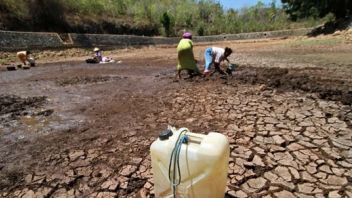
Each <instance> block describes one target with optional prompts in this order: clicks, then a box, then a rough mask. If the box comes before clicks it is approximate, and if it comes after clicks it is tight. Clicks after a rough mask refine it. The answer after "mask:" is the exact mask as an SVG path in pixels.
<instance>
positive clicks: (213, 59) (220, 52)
mask: <svg viewBox="0 0 352 198" xmlns="http://www.w3.org/2000/svg"><path fill="white" fill-rule="evenodd" d="M231 54H232V49H231V48H228V47H226V48H225V49H223V48H219V47H210V48H207V49H206V50H205V53H204V59H205V65H204V77H207V76H210V75H212V74H214V73H215V72H219V73H220V74H222V75H225V72H224V71H223V70H221V68H220V63H221V62H223V61H225V60H226V61H227V62H228V63H229V64H231V63H230V61H229V59H227V58H228V57H229V56H230V55H231ZM212 64H214V67H215V71H214V72H213V73H211V72H210V68H211V65H212ZM226 72H227V73H228V74H231V71H230V70H229V69H227V70H226Z"/></svg>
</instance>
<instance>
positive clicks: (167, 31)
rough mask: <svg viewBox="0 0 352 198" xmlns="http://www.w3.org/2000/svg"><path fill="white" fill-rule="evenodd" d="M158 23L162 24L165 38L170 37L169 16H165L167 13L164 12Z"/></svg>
mask: <svg viewBox="0 0 352 198" xmlns="http://www.w3.org/2000/svg"><path fill="white" fill-rule="evenodd" d="M160 21H161V24H163V27H164V30H165V34H166V36H169V35H170V25H171V19H170V17H169V15H168V14H167V12H164V14H163V16H162V17H161V20H160Z"/></svg>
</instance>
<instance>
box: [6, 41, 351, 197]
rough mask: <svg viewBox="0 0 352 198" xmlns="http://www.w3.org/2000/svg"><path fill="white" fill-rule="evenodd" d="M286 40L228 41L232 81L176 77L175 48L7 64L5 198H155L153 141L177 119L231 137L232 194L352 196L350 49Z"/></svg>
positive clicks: (348, 46) (181, 123) (178, 123)
mask: <svg viewBox="0 0 352 198" xmlns="http://www.w3.org/2000/svg"><path fill="white" fill-rule="evenodd" d="M287 42H289V41H276V40H275V41H266V42H258V43H221V44H219V45H231V46H233V47H234V48H235V51H236V54H235V55H234V57H233V60H234V61H235V62H237V63H239V65H240V67H239V68H238V69H237V70H236V71H235V72H234V74H233V76H232V77H229V78H227V79H222V78H220V77H219V76H216V75H215V76H213V77H211V78H210V79H208V80H204V79H201V78H196V79H186V80H181V81H179V82H174V81H173V77H174V73H173V69H174V65H175V60H174V59H173V58H174V57H175V55H170V54H172V53H174V51H175V50H174V49H173V48H170V49H169V48H166V49H165V48H161V49H159V48H152V49H147V50H146V49H136V51H135V52H126V53H127V55H126V58H125V59H124V60H123V62H122V64H106V65H87V64H82V63H79V62H65V63H55V64H54V63H53V64H43V65H41V66H38V67H36V68H32V69H31V70H25V71H22V70H19V71H15V72H1V73H0V84H1V86H0V93H2V94H1V96H0V100H1V101H0V108H1V109H0V112H1V113H0V122H1V123H0V145H1V146H0V196H2V197H154V194H153V176H152V173H151V167H150V164H151V163H150V156H149V147H150V144H151V143H152V142H153V141H154V140H155V139H156V137H157V135H158V133H159V132H160V131H161V130H163V129H165V128H166V127H167V125H173V126H176V127H187V128H189V129H190V130H191V131H193V132H197V133H204V134H206V133H208V132H211V131H216V132H220V133H223V134H225V135H227V136H228V138H229V141H230V149H231V154H230V162H229V169H228V184H227V189H226V197H277V198H283V197H285V198H286V197H287V198H290V197H302V198H306V197H307V198H308V197H312V198H313V197H332V198H335V197H352V171H351V170H352V169H351V168H352V128H351V126H352V108H351V101H352V100H351V98H352V96H351V95H352V82H351V79H350V76H351V74H352V66H351V65H350V61H349V60H350V58H351V57H349V56H347V55H345V53H346V50H351V49H352V46H351V44H348V43H347V44H346V43H345V44H339V46H340V48H338V47H335V48H334V49H335V51H333V52H332V51H331V50H330V48H329V46H323V47H322V46H320V45H319V46H313V47H310V48H309V49H306V46H303V47H301V48H302V49H305V56H306V55H310V56H311V57H313V58H312V59H311V60H309V61H308V60H307V59H303V58H302V59H297V58H296V57H297V56H299V53H298V51H300V47H297V46H294V47H292V46H289V45H287ZM200 49H201V48H200V47H199V48H196V54H201V50H200ZM302 49H301V50H302ZM144 50H146V52H145V51H144ZM150 51H152V52H153V53H155V54H156V53H157V54H158V55H160V57H153V58H150V57H148V56H147V55H148V53H152V52H150ZM143 52H145V55H141V56H138V54H139V53H143ZM131 53H132V54H131ZM332 53H333V54H335V55H336V56H339V57H342V58H341V59H339V60H330V59H329V61H330V62H329V65H328V66H326V64H327V61H326V60H325V59H324V60H323V58H322V57H324V58H325V57H326V56H328V55H330V54H332ZM281 55H283V56H281ZM284 55H285V56H284ZM288 56H291V57H290V58H288ZM302 56H303V55H302ZM283 57H284V58H283ZM346 59H347V60H346ZM351 62H352V61H351ZM322 63H325V64H324V65H322ZM263 65H266V66H263Z"/></svg>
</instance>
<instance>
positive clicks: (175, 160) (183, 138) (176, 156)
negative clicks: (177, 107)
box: [169, 128, 189, 198]
mask: <svg viewBox="0 0 352 198" xmlns="http://www.w3.org/2000/svg"><path fill="white" fill-rule="evenodd" d="M180 131H181V133H180V134H179V136H178V138H177V141H176V143H175V147H174V148H173V150H172V152H171V158H170V162H169V180H170V182H171V184H172V194H173V197H174V198H176V188H177V186H178V185H180V183H181V181H182V177H181V170H180V152H181V147H182V144H187V143H188V136H187V135H186V133H187V132H189V130H188V129H186V128H182V129H180ZM171 167H173V169H172V170H171ZM176 168H177V169H176ZM171 173H173V174H172V175H171ZM176 173H178V178H176Z"/></svg>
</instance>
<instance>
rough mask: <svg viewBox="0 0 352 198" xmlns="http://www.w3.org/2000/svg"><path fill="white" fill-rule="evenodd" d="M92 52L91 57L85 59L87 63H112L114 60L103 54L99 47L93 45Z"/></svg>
mask: <svg viewBox="0 0 352 198" xmlns="http://www.w3.org/2000/svg"><path fill="white" fill-rule="evenodd" d="M93 52H94V56H93V58H89V59H87V60H86V62H87V63H113V62H115V61H114V60H113V59H111V58H110V57H105V56H103V53H102V51H101V49H99V48H97V47H95V48H94V49H93Z"/></svg>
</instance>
